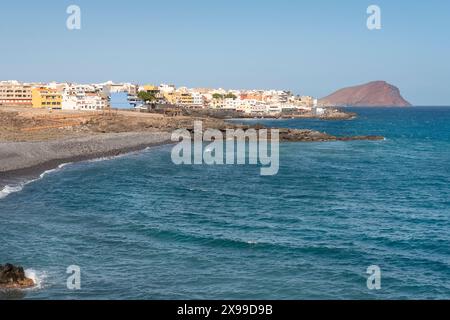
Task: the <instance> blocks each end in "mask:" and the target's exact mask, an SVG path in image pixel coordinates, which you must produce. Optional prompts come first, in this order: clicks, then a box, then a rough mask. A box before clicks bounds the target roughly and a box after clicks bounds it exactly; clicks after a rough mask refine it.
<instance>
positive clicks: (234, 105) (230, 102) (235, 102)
mask: <svg viewBox="0 0 450 320" xmlns="http://www.w3.org/2000/svg"><path fill="white" fill-rule="evenodd" d="M242 102H243V100H241V99H232V98H227V99H224V100H223V109H226V110H237V109H238V107H239V106H240V105H241V104H242Z"/></svg>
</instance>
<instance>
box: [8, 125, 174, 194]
mask: <svg viewBox="0 0 450 320" xmlns="http://www.w3.org/2000/svg"><path fill="white" fill-rule="evenodd" d="M167 143H170V133H168V132H130V133H106V134H99V135H94V136H89V137H83V138H74V139H64V140H52V141H41V142H2V143H0V190H1V189H3V188H4V187H5V186H6V185H7V184H8V182H9V181H11V180H13V179H14V180H16V179H20V178H27V179H32V178H37V177H39V175H41V174H42V173H43V172H45V171H47V170H51V169H55V168H57V167H58V166H59V165H61V164H63V163H72V162H80V161H85V160H91V159H97V158H103V157H111V156H117V155H120V154H125V153H129V152H134V151H140V150H143V149H145V148H147V147H152V146H158V145H163V144H167Z"/></svg>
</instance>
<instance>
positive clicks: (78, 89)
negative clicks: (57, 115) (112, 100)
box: [62, 85, 109, 111]
mask: <svg viewBox="0 0 450 320" xmlns="http://www.w3.org/2000/svg"><path fill="white" fill-rule="evenodd" d="M62 96H63V97H62V109H63V110H83V111H99V110H104V109H107V108H108V107H109V102H108V99H106V98H105V97H103V96H101V95H100V94H99V93H98V92H97V91H96V90H95V88H94V87H93V86H90V85H68V86H66V88H65V89H64V91H63V95H62Z"/></svg>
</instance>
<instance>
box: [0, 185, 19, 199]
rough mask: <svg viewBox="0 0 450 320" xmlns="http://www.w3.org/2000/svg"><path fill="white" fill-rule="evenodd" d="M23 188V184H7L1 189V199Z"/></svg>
mask: <svg viewBox="0 0 450 320" xmlns="http://www.w3.org/2000/svg"><path fill="white" fill-rule="evenodd" d="M22 189H23V185H17V186H5V187H4V188H3V190H1V191H0V199H3V198H6V197H7V196H8V195H10V194H11V193H14V192H19V191H21V190H22Z"/></svg>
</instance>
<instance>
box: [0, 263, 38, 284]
mask: <svg viewBox="0 0 450 320" xmlns="http://www.w3.org/2000/svg"><path fill="white" fill-rule="evenodd" d="M33 286H34V282H33V280H31V279H28V278H27V277H26V276H25V271H24V270H23V268H22V267H16V266H14V265H12V264H9V263H7V264H5V265H0V289H25V288H30V287H33Z"/></svg>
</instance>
